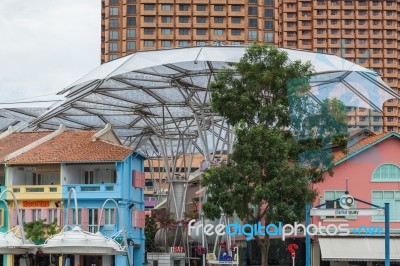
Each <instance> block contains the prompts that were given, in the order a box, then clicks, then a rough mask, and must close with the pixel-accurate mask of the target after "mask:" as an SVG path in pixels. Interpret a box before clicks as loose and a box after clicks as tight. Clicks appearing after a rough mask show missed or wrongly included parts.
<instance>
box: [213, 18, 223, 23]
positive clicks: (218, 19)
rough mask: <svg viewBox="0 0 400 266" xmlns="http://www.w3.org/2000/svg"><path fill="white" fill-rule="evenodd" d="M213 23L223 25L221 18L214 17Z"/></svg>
mask: <svg viewBox="0 0 400 266" xmlns="http://www.w3.org/2000/svg"><path fill="white" fill-rule="evenodd" d="M214 23H224V18H223V17H214Z"/></svg>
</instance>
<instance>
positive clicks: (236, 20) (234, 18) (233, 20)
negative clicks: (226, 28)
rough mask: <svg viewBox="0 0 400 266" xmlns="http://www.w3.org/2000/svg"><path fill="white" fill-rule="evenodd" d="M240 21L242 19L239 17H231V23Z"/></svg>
mask: <svg viewBox="0 0 400 266" xmlns="http://www.w3.org/2000/svg"><path fill="white" fill-rule="evenodd" d="M241 21H242V19H241V18H240V17H232V18H231V22H232V24H240V22H241Z"/></svg>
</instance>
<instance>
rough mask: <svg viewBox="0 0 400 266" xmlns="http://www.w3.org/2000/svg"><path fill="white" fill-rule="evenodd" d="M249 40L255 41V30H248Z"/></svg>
mask: <svg viewBox="0 0 400 266" xmlns="http://www.w3.org/2000/svg"><path fill="white" fill-rule="evenodd" d="M249 39H250V40H254V39H257V31H256V30H249Z"/></svg>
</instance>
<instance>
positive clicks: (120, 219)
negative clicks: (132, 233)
mask: <svg viewBox="0 0 400 266" xmlns="http://www.w3.org/2000/svg"><path fill="white" fill-rule="evenodd" d="M109 201H111V202H112V203H114V205H115V206H116V209H117V212H118V218H119V226H120V227H121V230H122V237H123V239H124V244H125V247H126V253H127V256H128V264H129V266H133V262H132V259H131V254H130V252H129V248H128V247H129V245H128V240H127V238H126V231H125V227H124V223H123V222H122V217H121V213H120V211H119V206H118V203H117V202H116V201H115V200H114V199H106V201H104V203H103V206H101V209H100V214H99V223H98V227H97V231H98V232H100V220H101V217H102V215H103V210H104V207H105V206H106V204H107V202H109Z"/></svg>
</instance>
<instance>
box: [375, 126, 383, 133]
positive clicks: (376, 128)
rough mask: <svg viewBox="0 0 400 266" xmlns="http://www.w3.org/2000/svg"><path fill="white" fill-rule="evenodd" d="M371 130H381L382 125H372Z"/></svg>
mask: <svg viewBox="0 0 400 266" xmlns="http://www.w3.org/2000/svg"><path fill="white" fill-rule="evenodd" d="M373 130H374V131H375V132H378V131H382V127H381V126H373Z"/></svg>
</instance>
